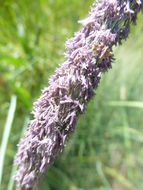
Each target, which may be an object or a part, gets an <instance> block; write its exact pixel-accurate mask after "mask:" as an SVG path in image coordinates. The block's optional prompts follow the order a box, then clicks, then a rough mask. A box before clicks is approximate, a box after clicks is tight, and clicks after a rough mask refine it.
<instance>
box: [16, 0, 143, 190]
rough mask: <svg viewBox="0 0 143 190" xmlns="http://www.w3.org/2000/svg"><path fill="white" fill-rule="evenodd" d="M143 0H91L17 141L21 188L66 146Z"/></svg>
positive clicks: (36, 179)
mask: <svg viewBox="0 0 143 190" xmlns="http://www.w3.org/2000/svg"><path fill="white" fill-rule="evenodd" d="M142 7H143V2H142V0H101V1H96V3H94V4H93V6H92V8H91V11H90V13H89V16H88V18H86V19H85V20H82V21H79V23H81V24H82V29H81V30H80V31H79V32H77V33H75V35H74V37H73V38H71V39H70V40H68V41H67V43H66V53H65V57H66V59H67V60H66V61H65V62H64V63H63V64H62V65H61V67H60V68H59V69H57V71H56V73H55V75H54V76H52V78H51V79H50V81H49V87H48V88H45V89H44V90H43V91H42V95H41V97H40V98H39V99H38V100H37V101H36V102H35V104H34V111H33V115H34V119H33V120H32V121H31V122H30V124H29V129H28V131H27V133H26V135H25V137H24V139H22V140H21V141H20V143H19V145H18V153H17V155H16V158H15V163H16V164H17V165H18V170H17V173H16V175H15V180H16V182H17V187H18V189H27V190H30V189H36V188H37V184H38V182H39V181H40V180H41V178H42V176H43V175H44V174H45V173H46V171H47V170H48V168H49V167H50V166H51V165H52V163H53V161H54V159H55V157H56V156H57V155H58V154H59V153H60V152H61V151H62V150H63V148H64V146H65V141H66V139H67V137H68V136H69V135H70V134H71V132H73V131H74V129H75V125H76V123H77V120H78V117H79V115H80V114H83V113H84V110H85V106H86V104H87V103H88V102H89V101H90V100H91V98H92V97H93V95H94V89H96V88H97V87H98V84H99V81H100V78H101V76H102V73H104V72H106V71H108V69H110V68H111V63H112V61H113V60H114V58H113V52H112V47H113V46H114V45H118V44H121V43H122V40H123V39H126V38H127V37H128V34H129V31H130V23H131V22H133V23H136V19H137V13H138V12H139V11H140V10H141V9H142Z"/></svg>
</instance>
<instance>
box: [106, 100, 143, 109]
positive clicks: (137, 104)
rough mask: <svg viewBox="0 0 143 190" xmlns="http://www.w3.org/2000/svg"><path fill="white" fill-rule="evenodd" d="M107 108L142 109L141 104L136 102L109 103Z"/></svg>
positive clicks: (142, 104)
mask: <svg viewBox="0 0 143 190" xmlns="http://www.w3.org/2000/svg"><path fill="white" fill-rule="evenodd" d="M108 105H109V106H115V107H134V108H143V102H138V101H109V102H108Z"/></svg>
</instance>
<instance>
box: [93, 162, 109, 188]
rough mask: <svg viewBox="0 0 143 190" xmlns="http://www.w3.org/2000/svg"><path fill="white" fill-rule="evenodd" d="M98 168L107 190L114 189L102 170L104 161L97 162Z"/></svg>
mask: <svg viewBox="0 0 143 190" xmlns="http://www.w3.org/2000/svg"><path fill="white" fill-rule="evenodd" d="M96 169H97V172H98V175H99V176H100V178H101V180H102V182H103V184H104V185H105V186H106V190H112V187H111V185H110V183H109V182H108V179H107V178H106V176H105V174H104V172H103V170H102V163H101V162H100V161H99V160H98V161H97V163H96Z"/></svg>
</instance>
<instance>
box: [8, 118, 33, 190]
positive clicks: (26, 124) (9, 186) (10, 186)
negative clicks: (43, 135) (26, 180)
mask: <svg viewBox="0 0 143 190" xmlns="http://www.w3.org/2000/svg"><path fill="white" fill-rule="evenodd" d="M29 120H30V119H29V116H26V117H25V121H24V125H23V129H22V132H21V135H20V139H21V138H22V137H23V136H24V134H25V131H26V129H27V126H28V122H29ZM16 169H17V167H16V166H15V165H14V164H13V166H12V170H11V174H10V178H9V183H8V187H7V190H12V189H13V187H14V178H13V176H14V174H15V172H16Z"/></svg>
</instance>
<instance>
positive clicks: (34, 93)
mask: <svg viewBox="0 0 143 190" xmlns="http://www.w3.org/2000/svg"><path fill="white" fill-rule="evenodd" d="M92 2H93V0H92V1H89V0H88V1H87V0H79V1H77V0H71V1H69V0H56V1H54V0H37V1H34V0H32V1H29V0H24V1H18V0H2V1H1V6H0V28H1V30H0V126H1V127H0V143H1V141H2V138H3V134H4V132H5V130H6V128H5V123H6V117H7V115H8V110H9V107H10V99H11V97H12V95H13V94H15V95H16V96H17V105H16V111H15V114H13V116H14V122H13V124H12V128H11V132H10V136H9V138H7V139H6V140H7V142H8V145H7V146H6V147H7V148H6V152H5V157H4V162H3V166H2V167H3V175H2V183H1V186H0V190H14V189H15V185H14V184H13V179H12V175H13V173H14V171H15V168H13V164H12V163H13V158H14V155H15V153H16V149H17V147H16V144H17V143H18V141H19V139H20V136H21V134H23V128H24V129H25V127H26V126H27V118H29V116H30V112H31V110H32V103H33V101H34V100H36V98H37V97H39V95H40V90H41V89H42V88H43V87H45V86H48V78H49V77H50V76H51V75H52V74H53V73H54V70H55V69H56V68H57V67H58V65H59V64H60V63H62V62H63V61H64V57H63V53H64V44H65V41H66V40H67V39H68V38H69V37H72V36H73V34H74V32H75V31H77V30H78V29H79V28H80V26H79V25H78V24H77V20H79V19H83V18H84V17H85V16H86V15H87V12H88V11H89V5H91V4H92ZM131 31H132V32H131V35H130V37H129V39H128V40H127V41H126V42H124V44H123V45H122V46H121V47H118V48H117V47H115V48H114V52H115V58H116V61H115V62H114V63H113V68H112V70H110V71H109V72H108V73H106V74H105V75H104V76H103V78H102V80H101V83H100V86H99V88H98V89H97V90H96V97H94V98H93V100H92V101H91V102H90V104H89V105H88V106H87V109H86V113H85V115H83V116H81V117H80V119H79V122H78V125H77V126H76V130H75V133H74V134H73V135H72V136H71V138H70V139H69V141H68V143H67V146H66V148H65V151H64V152H63V153H62V154H61V155H60V156H59V157H58V158H57V160H56V161H55V163H54V165H53V166H52V167H51V168H50V169H49V171H48V173H47V175H46V177H45V178H44V181H43V182H42V183H41V185H40V190H142V189H143V183H142V178H143V159H142V157H143V146H142V144H143V117H142V115H143V106H142V105H143V98H142V97H143V88H142V86H143V64H142V63H143V59H142V54H143V36H142V32H143V22H142V17H141V15H139V19H138V23H137V26H133V27H132V28H131ZM13 108H14V107H13ZM30 117H31V116H30ZM23 126H24V127H23ZM6 132H8V131H6ZM0 151H1V150H0ZM0 153H1V152H0ZM0 156H1V154H0Z"/></svg>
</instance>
